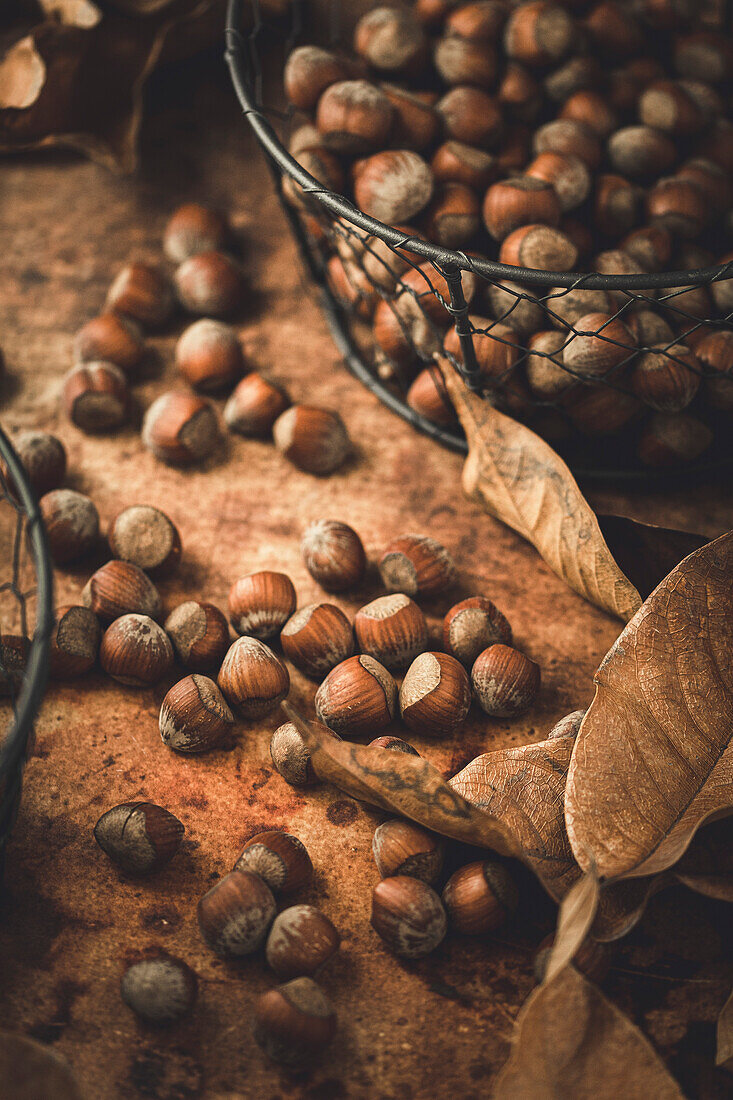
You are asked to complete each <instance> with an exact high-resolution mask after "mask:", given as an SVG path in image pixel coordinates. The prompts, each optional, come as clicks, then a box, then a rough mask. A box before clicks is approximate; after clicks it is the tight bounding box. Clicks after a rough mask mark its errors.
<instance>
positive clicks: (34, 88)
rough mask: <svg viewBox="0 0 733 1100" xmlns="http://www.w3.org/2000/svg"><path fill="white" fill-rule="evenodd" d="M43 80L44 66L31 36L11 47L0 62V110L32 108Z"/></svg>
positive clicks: (44, 76)
mask: <svg viewBox="0 0 733 1100" xmlns="http://www.w3.org/2000/svg"><path fill="white" fill-rule="evenodd" d="M45 79H46V66H45V64H44V61H43V58H42V57H41V55H40V54H39V52H38V50H37V49H36V44H35V42H34V41H33V37H32V36H31V35H26V37H25V38H21V39H20V41H19V42H16V43H15V45H14V46H11V47H10V49H9V50H8V52H7V53H6V54H5V56H4V57H3V59H2V60H1V61H0V109H2V110H8V109H9V110H13V111H21V110H25V109H26V108H28V107H31V106H32V105H33V104H34V103H35V102H36V100H37V99H38V97H39V95H40V94H41V88H42V87H43V83H44V81H45Z"/></svg>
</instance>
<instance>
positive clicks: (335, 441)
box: [273, 405, 353, 476]
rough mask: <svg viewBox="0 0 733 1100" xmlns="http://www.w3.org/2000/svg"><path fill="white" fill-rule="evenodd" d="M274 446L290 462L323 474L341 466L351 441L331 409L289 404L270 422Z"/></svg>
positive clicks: (340, 421) (339, 419)
mask: <svg viewBox="0 0 733 1100" xmlns="http://www.w3.org/2000/svg"><path fill="white" fill-rule="evenodd" d="M273 435H274V437H275V446H276V447H277V449H278V450H279V451H280V452H281V453H282V454H283V455H285V457H286V458H288V459H289V460H290V461H291V462H292V463H293V465H295V466H297V467H298V468H299V469H300V470H305V471H306V473H309V474H317V475H319V476H327V475H328V474H332V473H334V471H335V470H337V469H338V468H339V467H340V466H343V464H344V462H345V461H346V459H347V458H348V457H349V456H350V454H351V453H352V449H353V448H352V443H351V440H350V439H349V433H348V432H347V430H346V427H345V425H344V422H343V420H342V419H341V417H340V416H339V414H338V413H337V412H334V411H333V410H331V409H319V408H316V407H315V406H314V405H293V406H291V408H289V409H286V410H285V412H284V413H282V415H281V416H279V417H278V419H277V420H276V421H275V424H274V426H273Z"/></svg>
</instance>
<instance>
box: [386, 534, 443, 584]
mask: <svg viewBox="0 0 733 1100" xmlns="http://www.w3.org/2000/svg"><path fill="white" fill-rule="evenodd" d="M379 573H380V575H381V577H382V581H383V582H384V586H385V588H386V589H387V590H388V591H389V592H404V593H405V595H407V596H417V595H420V596H437V595H438V594H439V593H440V592H444V591H445V589H446V588H448V587H449V586H450V585H451V584H452V583H453V581H454V580H455V576H456V567H455V563H454V561H453V558H452V557H451V556H450V554H449V553H448V551H447V550H446V549H445V547H444V546H441V544H440V543H439V542H438V541H437V540H436V539H433V538H430V536H429V535H402V536H401V537H400V538H397V539H394V540H393V541H392V542H391V543H389V545H388V546H387V547H386V549H385V550H384V552H383V554H382V556H381V558H380V559H379Z"/></svg>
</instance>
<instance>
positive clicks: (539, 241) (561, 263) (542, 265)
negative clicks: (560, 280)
mask: <svg viewBox="0 0 733 1100" xmlns="http://www.w3.org/2000/svg"><path fill="white" fill-rule="evenodd" d="M577 259H578V250H577V248H576V247H575V245H574V244H573V242H572V241H571V240H570V238H569V237H568V236H566V235H565V233H562V232H561V231H560V230H559V229H552V228H551V227H550V226H548V225H523V226H521V228H519V229H515V230H514V231H513V232H512V233H510V234H509V236H508V237H506V238H505V239H504V241H502V245H501V249H500V251H499V261H500V262H501V263H503V264H509V265H510V266H511V267H528V268H534V269H544V270H547V271H570V270H572V269H573V267H574V265H575V263H576V261H577Z"/></svg>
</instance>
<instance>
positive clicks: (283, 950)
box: [265, 905, 341, 979]
mask: <svg viewBox="0 0 733 1100" xmlns="http://www.w3.org/2000/svg"><path fill="white" fill-rule="evenodd" d="M340 943H341V937H340V936H339V934H338V932H337V931H336V929H335V928H334V926H333V924H332V922H331V921H330V920H329V919H328V917H327V916H326V915H325V913H322V912H321V911H320V909H316V908H315V906H313V905H291V906H290V908H289V909H283V911H282V913H279V914H278V915H277V916H276V917H275V920H274V921H273V923H272V928H271V929H270V934H269V936H268V937H267V944H266V946H265V957H266V958H267V963H268V966H269V967H270V969H271V970H274V972H275V973H276V974H277V976H278V978H286V979H288V978H303V977H311V976H312V975H313V974H315V973H317V972H318V971H319V970H320V969H321V967H322V966H324V965H325V964H326V963H327V962H328V960H329V959H330V958H331V957H332V956H333V955H335V954H336V952H337V951H338V949H339V945H340Z"/></svg>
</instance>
